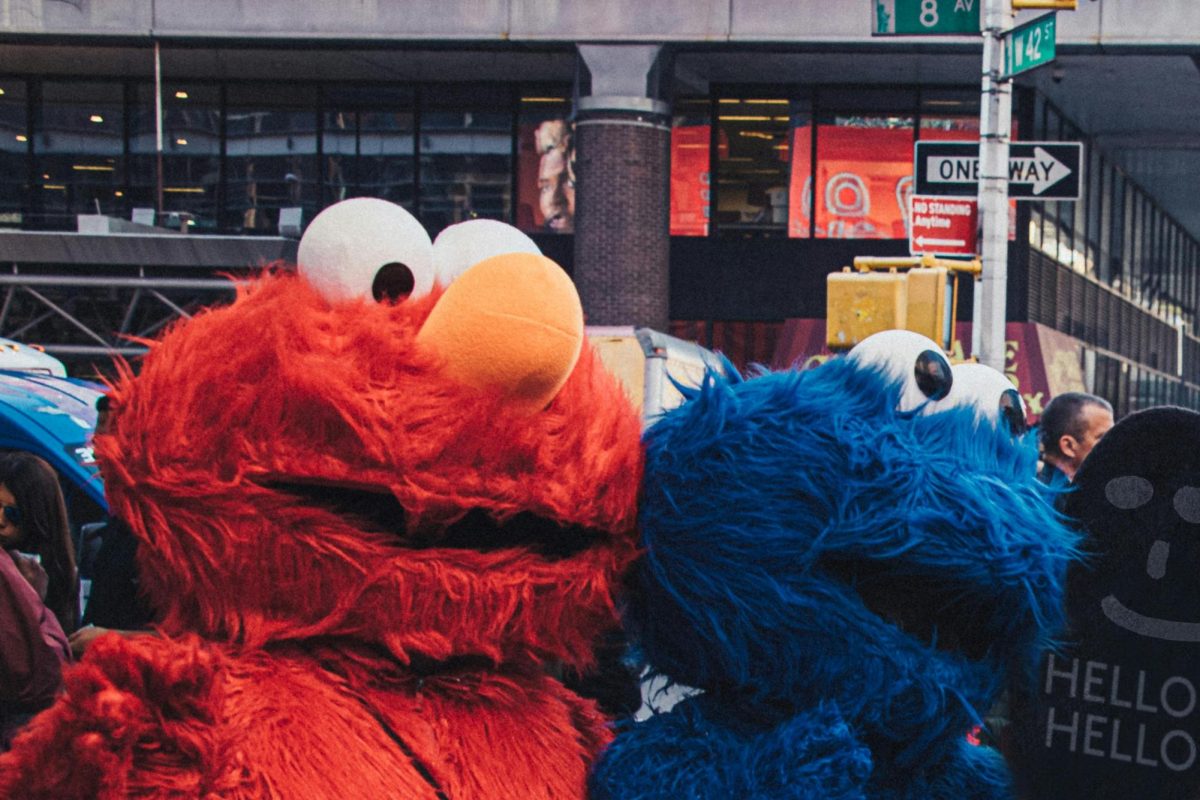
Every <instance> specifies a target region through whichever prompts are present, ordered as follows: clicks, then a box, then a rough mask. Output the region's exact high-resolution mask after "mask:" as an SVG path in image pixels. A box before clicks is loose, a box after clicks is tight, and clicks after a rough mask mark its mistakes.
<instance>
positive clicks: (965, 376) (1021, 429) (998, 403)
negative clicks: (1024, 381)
mask: <svg viewBox="0 0 1200 800" xmlns="http://www.w3.org/2000/svg"><path fill="white" fill-rule="evenodd" d="M953 371H954V385H953V387H952V388H951V390H950V393H949V394H948V395H946V397H945V398H944V399H942V400H940V401H938V402H936V403H930V404H929V405H928V406H926V407H925V409H924V411H925V413H927V414H936V413H938V412H941V411H946V410H947V409H951V408H973V409H974V410H975V416H976V417H977V418H979V419H986V420H989V421H990V422H992V423H993V424H999V425H1004V426H1005V427H1006V428H1007V429H1008V430H1009V432H1010V433H1012V434H1013V435H1014V436H1019V435H1021V434H1023V433H1025V431H1027V430H1028V429H1029V425H1028V423H1027V422H1026V421H1025V402H1024V401H1023V400H1022V399H1021V394H1020V393H1019V392H1018V391H1017V388H1016V387H1015V386H1013V385H1012V382H1011V381H1010V380H1009V379H1008V378H1006V377H1005V376H1004V374H1003V373H1000V372H997V371H996V370H994V369H992V368H991V367H989V366H987V365H985V364H955V365H954V369H953Z"/></svg>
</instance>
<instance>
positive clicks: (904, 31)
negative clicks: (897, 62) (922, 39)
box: [871, 0, 984, 36]
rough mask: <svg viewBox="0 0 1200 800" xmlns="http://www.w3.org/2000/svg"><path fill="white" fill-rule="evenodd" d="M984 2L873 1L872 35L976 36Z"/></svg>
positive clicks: (933, 0)
mask: <svg viewBox="0 0 1200 800" xmlns="http://www.w3.org/2000/svg"><path fill="white" fill-rule="evenodd" d="M983 2H984V0H871V9H872V14H873V20H874V24H873V25H872V26H871V35H872V36H963V35H969V36H975V35H978V33H979V7H980V6H981V5H982V4H983Z"/></svg>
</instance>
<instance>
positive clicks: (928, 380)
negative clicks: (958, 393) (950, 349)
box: [913, 350, 954, 400]
mask: <svg viewBox="0 0 1200 800" xmlns="http://www.w3.org/2000/svg"><path fill="white" fill-rule="evenodd" d="M913 375H914V376H915V377H916V379H917V388H918V389H920V390H921V394H923V395H925V396H926V397H928V398H929V399H930V400H941V399H942V398H943V397H945V396H946V395H948V394H950V385H951V384H952V383H953V382H954V377H953V374H952V373H951V372H950V362H948V361H947V360H946V358H945V356H943V355H941V354H940V353H935V352H933V351H932V350H925V351H924V352H922V353H921V355H919V356H917V363H916V366H915V367H914V368H913Z"/></svg>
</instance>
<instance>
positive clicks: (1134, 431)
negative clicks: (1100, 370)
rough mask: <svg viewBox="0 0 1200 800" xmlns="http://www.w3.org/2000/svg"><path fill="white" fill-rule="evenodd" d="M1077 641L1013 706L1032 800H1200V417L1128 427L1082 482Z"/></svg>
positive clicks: (1072, 610)
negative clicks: (1196, 799) (1194, 799)
mask: <svg viewBox="0 0 1200 800" xmlns="http://www.w3.org/2000/svg"><path fill="white" fill-rule="evenodd" d="M1066 509H1067V513H1068V515H1070V516H1072V517H1074V518H1076V519H1077V520H1078V521H1079V524H1080V525H1081V527H1082V528H1083V530H1084V533H1085V537H1084V544H1083V547H1084V549H1085V552H1086V556H1085V561H1084V563H1083V564H1081V565H1080V566H1078V567H1077V568H1075V569H1074V570H1073V572H1072V574H1071V576H1070V580H1069V587H1068V600H1067V604H1068V612H1069V618H1070V623H1071V630H1070V631H1068V632H1067V633H1066V635H1065V637H1064V644H1063V646H1062V647H1060V648H1058V649H1057V650H1056V651H1055V652H1052V653H1049V654H1047V655H1046V657H1045V658H1044V660H1043V662H1042V664H1041V668H1040V671H1039V673H1038V676H1037V684H1036V685H1035V686H1033V687H1029V689H1030V690H1031V691H1032V694H1031V695H1030V696H1029V697H1023V696H1022V695H1021V694H1020V693H1017V695H1016V696H1017V697H1018V698H1020V699H1019V700H1018V701H1017V702H1016V703H1015V704H1014V713H1013V717H1014V723H1013V726H1012V730H1011V731H1010V737H1009V738H1010V740H1011V742H1012V746H1011V748H1010V757H1011V759H1012V761H1013V765H1014V772H1015V773H1016V774H1017V778H1018V783H1019V784H1021V789H1022V791H1023V793H1024V795H1025V796H1028V797H1029V798H1031V799H1032V798H1056V800H1060V799H1061V798H1074V797H1079V798H1085V797H1086V798H1097V799H1103V798H1114V799H1115V798H1121V800H1129V798H1138V797H1147V798H1150V797H1153V798H1192V797H1200V414H1197V413H1196V412H1193V411H1189V410H1186V409H1182V408H1156V409H1150V410H1147V411H1143V412H1140V413H1137V414H1133V415H1131V416H1129V417H1127V418H1125V419H1124V420H1122V421H1121V422H1120V423H1119V424H1118V425H1116V426H1115V427H1113V428H1112V430H1111V431H1109V432H1108V434H1107V435H1106V436H1105V437H1104V439H1102V440H1101V441H1100V443H1099V444H1097V445H1096V447H1095V449H1094V450H1093V451H1092V453H1091V454H1090V455H1089V456H1088V458H1087V460H1086V461H1085V462H1084V464H1083V467H1082V468H1081V469H1080V471H1079V473H1078V475H1077V476H1076V484H1075V490H1074V491H1073V492H1072V493H1071V494H1070V495H1069V497H1068V499H1067V504H1066Z"/></svg>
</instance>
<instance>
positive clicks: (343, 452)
mask: <svg viewBox="0 0 1200 800" xmlns="http://www.w3.org/2000/svg"><path fill="white" fill-rule="evenodd" d="M438 296H439V295H438V294H437V293H435V294H434V295H433V296H430V297H428V298H424V299H422V300H418V301H415V302H409V303H402V304H399V305H377V304H372V303H352V304H342V305H335V306H331V305H330V304H328V303H327V302H325V301H324V300H322V299H321V298H320V297H319V296H318V295H317V294H316V293H315V292H313V291H312V290H311V289H310V288H309V287H308V285H307V284H306V283H304V282H303V281H302V280H299V279H297V278H295V277H292V276H290V275H269V276H266V277H264V278H263V279H262V280H261V281H260V282H259V283H257V284H256V285H254V286H253V287H252V288H250V289H248V290H244V291H243V292H242V293H241V294H240V295H239V297H238V299H237V301H236V302H235V303H234V304H233V305H232V306H229V307H226V308H222V309H217V310H212V311H208V312H205V313H202V314H200V315H197V316H196V317H195V318H194V319H192V320H190V321H188V322H186V323H184V324H181V325H179V326H177V327H175V328H174V329H173V330H171V331H170V332H169V333H168V334H167V335H166V336H164V338H163V339H162V341H161V342H160V343H158V344H156V345H155V346H154V347H153V349H152V351H151V353H150V354H149V355H148V356H147V358H146V361H145V364H144V367H143V369H142V370H141V373H140V375H138V376H137V377H136V378H135V377H133V376H131V375H129V374H125V375H124V376H123V377H122V378H121V379H120V380H119V381H118V382H117V384H116V386H115V387H114V389H113V392H112V396H113V400H114V405H115V407H116V411H115V413H114V421H113V422H114V424H113V430H112V432H111V434H110V435H108V436H102V437H98V441H97V450H98V452H99V455H100V457H101V459H102V462H103V469H104V474H105V476H106V479H107V488H108V492H109V498H110V501H111V504H112V506H113V508H114V511H115V512H116V513H118V514H120V515H121V516H123V517H125V518H126V519H127V520H128V521H129V522H130V524H131V527H132V528H133V530H134V532H135V535H137V536H138V537H139V539H140V540H141V547H140V550H139V562H140V567H141V571H142V575H143V583H144V586H145V591H146V593H147V595H148V596H149V598H150V600H151V601H152V603H153V604H154V606H155V607H156V608H157V609H159V610H160V612H161V614H162V623H161V628H162V631H163V632H164V633H165V634H167V635H168V636H173V637H181V636H184V635H185V634H186V633H187V632H195V633H197V634H199V636H200V637H202V638H201V639H196V638H180V639H178V640H163V641H157V640H137V641H130V640H120V639H117V638H115V637H112V638H104V639H101V640H99V641H98V642H97V643H96V645H95V649H94V652H91V653H89V655H88V657H87V658H86V659H85V662H84V664H83V665H82V666H80V667H79V668H77V669H76V671H75V672H74V673H73V674H71V676H70V677H69V680H68V683H69V688H68V696H67V697H66V698H64V699H63V701H61V702H60V703H59V704H58V705H56V706H55V707H54V708H53V709H51V711H49V712H47V713H46V714H44V715H43V716H42V717H39V718H38V719H37V720H36V721H35V724H34V726H33V728H32V729H31V730H30V731H28V732H27V733H26V734H25V735H24V736H23V737H22V738H21V739H19V740H18V743H17V745H16V747H15V748H14V751H13V753H11V754H9V755H8V756H5V757H4V758H3V759H0V795H2V796H16V795H20V796H44V797H88V796H93V795H95V796H100V797H125V796H155V797H171V796H176V795H178V796H193V797H194V796H197V795H206V794H208V793H211V794H212V795H214V796H221V797H226V796H228V797H259V796H273V797H324V796H331V797H332V796H339V797H371V796H380V797H414V798H418V797H420V798H423V797H430V798H432V797H436V796H437V795H436V794H435V793H433V792H432V790H431V788H430V783H429V781H427V780H426V779H425V778H423V777H421V775H420V773H419V772H418V771H416V768H415V767H414V761H420V762H422V763H423V764H425V765H426V768H427V769H428V771H429V772H430V773H431V774H432V775H433V777H434V778H435V782H436V783H437V784H438V785H439V786H440V787H441V789H442V791H443V792H444V793H445V796H446V797H449V798H451V799H452V800H459V799H460V798H475V797H478V798H483V797H514V798H516V797H521V798H525V797H530V798H533V797H575V796H582V794H583V786H584V777H585V772H586V765H587V764H588V763H589V761H590V759H591V758H592V757H593V756H594V755H595V753H596V752H597V750H598V748H599V747H601V746H602V744H603V743H604V742H605V741H606V737H607V734H606V733H605V731H604V729H603V720H602V718H601V717H600V715H599V713H598V711H597V710H596V708H595V706H594V705H593V704H592V703H590V702H588V701H584V700H582V699H580V698H577V697H574V696H573V695H571V694H570V693H569V692H567V691H566V690H565V689H563V688H562V686H561V685H560V684H558V683H556V682H554V681H552V680H551V679H549V678H547V677H544V675H543V674H542V668H541V665H542V664H544V663H546V662H559V663H563V664H565V665H567V666H568V667H569V668H574V669H586V668H588V667H589V666H590V665H591V663H592V658H593V654H592V643H593V641H594V640H595V639H596V637H597V636H598V634H600V633H601V632H602V631H604V630H605V629H607V628H609V627H611V626H613V625H614V624H615V622H616V615H615V610H614V603H613V597H612V595H613V591H614V587H615V583H616V580H617V578H618V576H619V574H620V572H621V571H622V570H623V569H624V567H625V566H626V565H627V564H628V562H629V560H630V559H631V558H632V555H633V552H634V544H633V522H634V511H635V500H636V492H637V486H638V482H639V479H640V472H641V456H640V450H639V446H638V437H639V432H640V428H639V422H638V419H637V416H636V413H635V411H634V410H633V409H632V407H631V405H630V404H629V403H628V401H627V400H626V399H625V397H624V395H623V394H622V392H621V389H620V387H619V385H618V384H617V382H616V380H615V379H614V378H612V377H611V376H610V375H609V374H608V373H607V372H606V371H604V370H603V368H602V367H600V365H599V362H598V360H597V359H596V357H595V356H594V354H593V353H592V352H591V350H590V349H589V348H588V347H586V346H585V348H584V353H583V356H582V357H581V358H580V361H579V363H578V365H577V366H576V368H575V370H574V372H573V373H572V375H571V377H570V378H569V380H568V381H567V383H566V385H565V386H564V387H563V389H562V391H561V392H560V393H559V395H558V396H557V397H556V398H555V400H554V401H553V402H552V403H551V405H550V406H549V407H548V408H547V409H546V410H544V411H542V412H540V413H538V414H533V415H530V414H527V413H520V412H518V411H516V410H515V409H512V408H510V407H508V406H506V404H505V403H504V401H503V399H502V398H500V397H492V396H487V395H485V394H481V393H479V392H477V391H474V390H470V389H467V388H465V387H463V386H461V385H458V384H455V383H453V382H452V381H450V380H448V379H447V378H445V377H443V376H442V374H441V372H440V370H439V366H440V365H439V362H438V358H437V355H436V354H435V353H432V352H427V351H424V350H422V349H420V348H418V347H417V346H416V345H415V344H414V337H415V335H416V333H417V331H418V330H419V328H420V325H421V323H422V321H423V320H424V319H425V318H426V316H427V315H428V313H429V311H430V309H431V308H432V307H433V304H434V303H436V301H437V299H438ZM282 479H286V480H289V481H293V482H295V481H305V480H309V481H319V482H322V483H326V484H328V483H333V484H339V485H346V486H355V487H365V488H372V489H376V490H379V491H384V492H390V493H391V494H393V495H394V496H395V498H396V499H397V500H398V501H399V502H400V504H401V505H402V506H403V507H404V509H405V510H406V512H407V515H408V516H407V520H408V531H409V538H410V539H411V541H398V540H397V538H396V537H395V536H394V535H393V534H385V533H376V532H370V531H364V530H360V529H358V528H357V527H355V523H354V521H353V520H351V519H346V518H343V517H339V516H336V515H335V514H333V513H331V512H328V511H323V510H320V509H316V508H309V507H307V506H304V505H302V504H299V503H298V502H297V501H296V500H295V498H293V497H291V496H289V495H286V494H281V493H280V492H279V491H277V490H275V489H273V488H272V487H271V482H272V481H273V480H282ZM477 508H482V509H486V510H487V511H488V512H489V513H491V514H492V515H493V516H495V517H497V518H507V517H509V516H511V515H514V514H518V513H521V512H533V513H535V514H537V515H539V516H542V517H548V518H551V519H553V520H555V521H558V522H560V523H562V524H570V525H581V526H586V527H588V528H592V529H595V530H597V531H600V532H602V533H603V534H604V536H603V537H602V538H601V540H600V543H599V544H596V545H594V546H592V547H591V548H589V549H588V550H585V551H584V552H582V553H580V554H578V555H575V556H572V557H570V558H565V559H561V560H549V559H546V558H543V557H541V556H539V555H537V554H536V553H534V552H531V551H529V550H526V549H522V548H508V549H498V550H493V551H490V552H480V551H476V550H464V549H448V548H437V547H436V546H433V547H425V548H424V549H417V548H415V547H414V545H415V544H416V543H418V542H427V541H428V540H429V539H430V538H431V537H432V538H433V539H434V540H436V535H437V531H438V530H440V529H441V528H442V527H443V526H445V525H447V524H449V523H451V522H453V521H455V520H457V519H458V518H460V517H461V516H463V515H464V514H465V513H467V512H468V511H470V510H472V509H477ZM414 658H416V659H418V660H419V661H420V663H421V664H422V665H424V664H427V663H428V662H429V661H430V660H433V661H437V662H445V661H447V660H448V659H454V660H453V661H450V662H448V666H447V667H446V669H447V670H450V672H448V673H447V674H439V675H436V676H434V677H432V678H428V679H426V680H422V679H418V678H417V677H416V676H415V675H414V674H413V673H412V672H411V671H409V670H407V669H406V665H409V664H410V663H411V661H412V660H413V659H414ZM454 664H459V665H462V664H472V665H473V666H472V667H471V668H470V669H469V670H465V669H464V668H459V669H458V670H457V671H455V669H454V667H453V666H452V665H454ZM481 664H482V665H484V666H480V665H481ZM389 727H390V728H391V729H392V731H393V732H394V733H395V734H398V736H399V738H400V739H401V740H403V741H404V742H405V745H404V747H407V748H409V749H410V750H411V755H408V754H406V753H405V752H404V747H401V746H399V745H397V744H396V742H395V741H394V740H393V739H392V738H391V737H390V736H389V735H388V733H387V729H388V728H389ZM39 792H40V794H39Z"/></svg>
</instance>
